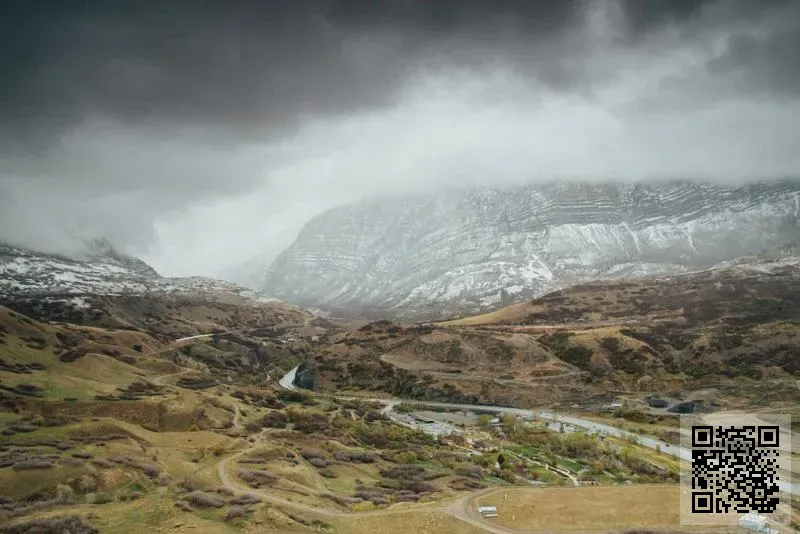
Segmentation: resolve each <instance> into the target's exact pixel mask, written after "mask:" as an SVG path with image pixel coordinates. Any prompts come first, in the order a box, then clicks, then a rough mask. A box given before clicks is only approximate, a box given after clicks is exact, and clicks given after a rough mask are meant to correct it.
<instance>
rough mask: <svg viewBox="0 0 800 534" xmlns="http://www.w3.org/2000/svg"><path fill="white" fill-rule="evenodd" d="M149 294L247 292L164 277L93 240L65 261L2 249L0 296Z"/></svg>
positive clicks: (214, 282)
mask: <svg viewBox="0 0 800 534" xmlns="http://www.w3.org/2000/svg"><path fill="white" fill-rule="evenodd" d="M147 292H164V293H174V292H226V293H236V294H249V293H251V292H250V291H249V290H246V289H244V288H242V287H241V286H238V285H236V284H232V283H230V282H224V281H221V280H214V279H211V278H203V277H189V278H165V277H162V276H159V274H158V273H157V272H156V271H155V269H153V268H152V267H151V266H149V265H147V264H146V263H145V262H143V261H142V260H140V259H138V258H135V257H133V256H128V255H125V254H121V253H119V252H117V251H116V250H114V248H113V247H111V245H110V244H109V243H108V242H106V241H94V242H92V243H91V244H90V246H89V248H88V251H87V252H86V253H85V254H83V255H82V256H81V257H77V258H67V257H64V256H55V255H49V254H43V253H40V252H35V251H32V250H28V249H24V248H19V247H13V246H7V245H0V296H2V295H17V296H21V295H24V296H38V295H42V296H44V295H55V294H72V295H81V294H91V295H123V294H136V293H147Z"/></svg>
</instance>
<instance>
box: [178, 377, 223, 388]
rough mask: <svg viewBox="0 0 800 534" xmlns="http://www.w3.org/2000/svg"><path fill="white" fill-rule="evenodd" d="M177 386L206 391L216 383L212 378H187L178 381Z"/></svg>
mask: <svg viewBox="0 0 800 534" xmlns="http://www.w3.org/2000/svg"><path fill="white" fill-rule="evenodd" d="M177 385H178V386H179V387H182V388H186V389H208V388H213V387H214V386H216V385H217V381H216V380H215V379H213V378H189V377H183V376H182V377H181V378H179V379H178V382H177Z"/></svg>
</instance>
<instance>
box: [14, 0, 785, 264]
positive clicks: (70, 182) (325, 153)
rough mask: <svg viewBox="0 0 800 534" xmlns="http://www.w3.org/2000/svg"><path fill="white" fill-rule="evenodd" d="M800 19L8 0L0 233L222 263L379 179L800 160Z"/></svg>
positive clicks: (635, 172) (635, 11) (321, 1)
mask: <svg viewBox="0 0 800 534" xmlns="http://www.w3.org/2000/svg"><path fill="white" fill-rule="evenodd" d="M56 4H57V5H56ZM799 28H800V11H798V9H797V2H795V1H793V0H770V1H743V0H682V1H675V2H667V1H650V2H641V1H634V0H590V1H586V0H564V1H559V2H537V1H521V0H495V1H492V2H485V1H476V0H463V1H451V0H442V1H437V2H428V1H421V0H397V1H394V0H389V1H386V2H367V1H358V0H356V1H352V0H309V1H307V2H296V1H289V0H274V1H270V2H262V3H254V2H234V3H228V2H204V3H203V4H202V5H200V6H198V5H197V3H196V2H190V1H185V0H175V1H172V2H169V5H168V6H164V7H163V9H149V8H143V7H142V6H139V5H133V4H127V3H114V2H112V3H109V2H99V1H96V0H94V1H92V0H89V1H84V2H79V3H76V2H66V3H63V2H62V3H58V2H46V1H44V2H42V1H39V0H32V1H30V2H7V3H4V4H2V5H1V6H0V44H2V49H3V50H6V51H9V52H8V53H7V54H3V55H2V57H0V71H1V72H3V74H4V76H3V80H4V82H5V83H4V84H2V87H0V158H2V161H3V165H2V168H0V242H4V243H11V244H14V245H15V246H20V247H24V248H29V249H35V250H41V251H45V252H48V253H56V254H67V255H74V254H78V253H82V252H83V251H84V243H85V241H86V240H91V239H95V238H105V239H107V240H108V241H109V242H110V243H112V244H113V246H114V247H115V248H116V249H117V250H119V251H120V252H122V253H125V254H129V255H132V256H136V257H140V258H142V259H143V260H144V261H146V262H147V263H149V264H150V265H152V266H153V267H154V268H155V269H156V270H157V271H158V272H159V273H161V274H163V275H165V276H192V275H207V276H218V275H219V273H221V272H229V271H230V270H231V269H235V268H236V267H237V266H238V265H241V264H243V263H245V262H247V261H248V260H249V259H250V258H252V257H253V256H254V255H256V254H259V255H263V256H264V258H265V260H264V262H263V263H268V262H269V261H270V260H271V259H273V258H274V257H276V256H277V255H278V254H279V253H281V252H282V251H283V250H284V249H285V248H286V247H287V246H289V245H290V244H291V243H292V241H293V240H294V239H295V237H297V235H298V234H299V232H300V231H301V229H302V228H303V226H304V225H305V224H306V223H307V222H308V221H310V220H311V219H312V218H314V217H316V216H317V215H320V214H321V213H323V212H325V211H326V210H329V209H332V208H336V207H337V206H342V205H345V204H351V203H354V202H359V201H361V200H363V199H367V198H371V197H375V196H383V197H386V196H397V197H405V196H407V195H416V194H422V193H433V192H435V191H438V190H439V189H442V188H445V189H447V188H457V187H461V186H463V185H467V186H470V187H472V186H475V187H480V188H498V189H505V188H514V187H520V186H522V185H525V184H529V183H536V184H539V185H541V186H545V185H546V184H549V183H552V182H570V183H571V182H581V181H587V182H594V183H603V182H606V181H608V180H616V181H619V182H624V183H627V184H633V183H640V182H646V183H663V182H664V181H665V180H671V179H683V180H689V181H695V180H696V181H700V182H704V183H705V182H708V183H715V184H718V185H732V184H739V185H741V184H745V183H750V182H757V181H761V180H776V179H782V178H786V177H789V178H792V177H797V176H800V147H798V141H797V140H798V139H800V122H798V121H797V120H796V117H797V116H800V92H799V91H798V87H800V79H799V78H798V69H797V59H798V58H797V50H800V39H798V36H800V32H799V31H798V29H799ZM234 274H235V273H234Z"/></svg>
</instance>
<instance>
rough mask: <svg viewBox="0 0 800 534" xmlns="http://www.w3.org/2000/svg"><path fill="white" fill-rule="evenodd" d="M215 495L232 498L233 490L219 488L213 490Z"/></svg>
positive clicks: (223, 487)
mask: <svg viewBox="0 0 800 534" xmlns="http://www.w3.org/2000/svg"><path fill="white" fill-rule="evenodd" d="M215 491H216V492H217V493H220V494H222V495H227V496H228V497H233V490H232V489H230V488H226V487H225V486H220V487H218V488H217V489H216V490H215Z"/></svg>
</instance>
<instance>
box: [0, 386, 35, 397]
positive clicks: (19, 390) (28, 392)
mask: <svg viewBox="0 0 800 534" xmlns="http://www.w3.org/2000/svg"><path fill="white" fill-rule="evenodd" d="M0 390H3V391H8V392H9V393H16V394H17V395H24V396H26V397H42V396H43V394H44V392H43V391H42V388H40V387H39V386H34V385H33V384H18V385H16V386H7V385H5V384H0Z"/></svg>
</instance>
